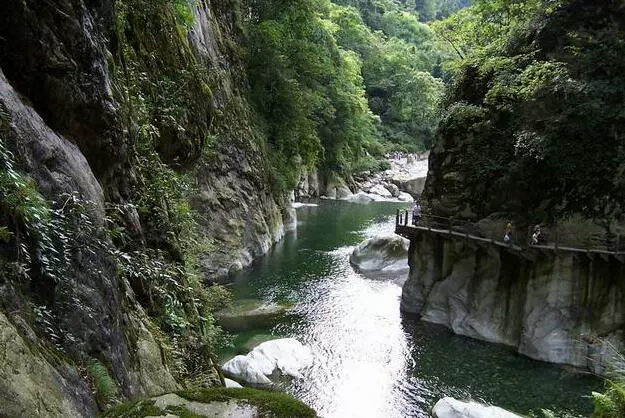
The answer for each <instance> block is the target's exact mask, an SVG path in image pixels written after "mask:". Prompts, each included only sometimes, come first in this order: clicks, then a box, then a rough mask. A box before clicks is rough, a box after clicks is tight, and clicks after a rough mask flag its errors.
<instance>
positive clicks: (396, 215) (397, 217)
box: [395, 209, 399, 225]
mask: <svg viewBox="0 0 625 418" xmlns="http://www.w3.org/2000/svg"><path fill="white" fill-rule="evenodd" d="M395 225H399V209H397V213H396V214H395Z"/></svg>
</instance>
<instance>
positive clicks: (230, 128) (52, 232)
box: [0, 0, 292, 417]
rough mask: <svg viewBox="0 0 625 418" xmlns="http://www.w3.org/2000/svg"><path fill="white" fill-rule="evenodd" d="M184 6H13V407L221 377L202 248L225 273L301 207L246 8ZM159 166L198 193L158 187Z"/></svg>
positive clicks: (8, 258) (8, 16)
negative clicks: (244, 35) (267, 133)
mask: <svg viewBox="0 0 625 418" xmlns="http://www.w3.org/2000/svg"><path fill="white" fill-rule="evenodd" d="M178 3H181V4H183V2H178ZM189 4H190V6H189V9H188V11H189V13H190V15H192V18H191V19H188V17H189V16H183V18H181V17H180V16H178V15H177V14H176V9H175V8H174V7H173V3H172V2H169V1H164V0H163V1H143V0H128V1H116V2H113V1H110V0H62V1H58V2H42V1H39V0H25V1H21V0H9V1H7V2H5V4H3V13H2V15H1V16H0V141H1V142H0V145H1V147H0V164H2V168H1V169H2V171H1V172H0V351H2V354H3V355H2V358H3V359H5V360H6V361H4V362H1V364H0V405H2V409H3V410H2V414H7V415H8V416H46V417H48V416H59V417H61V416H93V415H96V414H97V412H98V410H102V409H104V408H106V407H107V406H109V405H111V404H112V403H114V402H115V401H116V400H121V399H124V398H135V397H138V396H143V395H150V394H156V393H162V392H165V391H169V390H174V389H176V388H180V387H181V386H189V385H191V384H198V385H215V384H220V380H221V379H220V376H219V375H218V373H217V371H216V370H215V368H214V366H213V363H212V360H211V356H210V347H211V344H212V343H213V342H214V341H212V338H213V336H214V332H215V331H214V326H213V322H212V318H211V314H210V308H211V306H212V305H211V299H210V298H211V296H210V294H207V293H206V291H205V289H204V290H203V289H202V286H201V279H202V277H200V276H199V275H197V274H196V272H195V266H194V265H193V264H194V262H195V257H197V258H200V259H201V261H202V265H201V267H202V268H203V270H204V273H205V276H206V277H207V278H209V279H210V278H214V277H216V276H219V275H221V276H223V275H224V274H225V273H227V272H228V270H229V269H231V268H232V266H233V265H234V268H235V269H236V268H238V267H239V266H240V265H242V264H244V263H248V262H249V261H250V260H251V257H253V256H257V255H260V254H262V253H264V252H265V251H267V249H268V248H269V246H270V245H271V244H272V243H273V242H275V241H276V240H277V239H279V238H280V237H281V235H282V233H283V230H284V223H283V219H284V218H287V219H290V220H292V218H291V215H292V214H291V213H290V212H289V211H287V210H285V209H283V208H284V207H285V204H284V200H283V199H282V198H281V197H275V196H274V195H273V194H272V191H271V188H270V187H269V185H268V183H269V182H268V174H267V171H268V169H267V160H266V158H265V156H266V151H265V146H264V138H263V137H262V136H261V135H259V134H257V133H256V132H257V130H256V129H255V122H254V120H255V116H254V114H253V111H252V110H251V108H250V106H249V105H248V104H247V102H246V100H245V92H246V88H247V81H246V77H245V73H244V71H243V64H242V58H241V51H240V49H239V47H238V46H237V43H236V42H237V36H238V35H239V30H240V29H238V28H237V16H236V10H237V5H236V3H235V2H230V1H219V2H212V3H211V4H210V5H209V3H208V2H207V1H201V2H197V3H196V2H194V3H192V4H191V3H189ZM163 179H167V181H169V182H170V183H168V184H167V185H166V186H167V187H168V188H169V189H166V190H167V191H168V192H175V191H176V190H175V189H176V186H177V185H184V186H185V187H187V188H188V190H189V191H190V192H189V193H183V192H185V191H186V189H185V190H182V191H180V193H179V194H178V195H177V197H176V199H169V198H168V197H167V196H164V195H160V194H159V193H160V191H161V190H162V189H161V188H159V187H161V186H162V185H161V183H160V182H161V181H163ZM178 179H182V181H179V182H178ZM172 184H173V186H172ZM172 202H173V203H175V204H176V206H180V208H177V207H176V208H172V207H171V204H172ZM189 208H191V209H189ZM190 212H193V220H194V222H197V225H195V223H194V225H195V226H193V227H192V228H191V227H186V229H185V228H182V227H181V226H180V223H179V222H178V221H177V219H176V218H175V216H178V214H180V213H183V214H186V215H188V213H190ZM185 219H187V218H185ZM190 230H192V231H193V233H194V234H196V235H197V236H195V235H194V240H195V241H194V240H188V239H185V238H187V237H184V236H182V235H183V234H185V233H186V232H188V231H190ZM196 241H198V242H199V241H201V242H202V243H203V244H204V245H203V246H201V247H200V246H197V248H194V245H193V244H194V243H195V242H196ZM190 253H192V255H193V257H191V256H189V254H190ZM197 253H199V254H197ZM241 260H243V261H241ZM94 362H96V364H97V365H99V366H101V368H100V369H98V370H104V374H105V375H108V376H102V373H99V374H98V375H95V374H93V373H92V372H90V370H91V368H90V365H92V364H94ZM96 369H97V368H96ZM100 378H102V379H105V380H106V379H112V382H113V385H112V387H111V388H110V389H111V392H110V393H101V392H100V391H99V389H98V387H97V384H98V379H100ZM100 383H101V382H100ZM115 386H116V387H117V388H115ZM94 388H95V389H97V390H95V392H96V393H95V394H94ZM113 389H114V390H113Z"/></svg>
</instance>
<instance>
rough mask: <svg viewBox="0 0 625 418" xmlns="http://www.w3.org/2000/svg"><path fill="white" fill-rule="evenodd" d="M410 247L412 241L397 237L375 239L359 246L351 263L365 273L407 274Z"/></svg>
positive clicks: (350, 259) (352, 255)
mask: <svg viewBox="0 0 625 418" xmlns="http://www.w3.org/2000/svg"><path fill="white" fill-rule="evenodd" d="M409 245H410V241H408V240H407V239H404V238H402V237H399V236H397V235H389V236H379V237H374V238H371V239H368V240H365V241H363V242H362V243H361V244H360V245H358V246H357V247H356V248H355V249H354V251H353V252H352V254H351V256H350V257H349V262H350V263H351V264H352V265H353V266H354V267H355V268H356V269H357V270H359V271H362V272H363V273H367V272H380V273H406V272H408V271H409V269H410V268H409V266H408V247H409Z"/></svg>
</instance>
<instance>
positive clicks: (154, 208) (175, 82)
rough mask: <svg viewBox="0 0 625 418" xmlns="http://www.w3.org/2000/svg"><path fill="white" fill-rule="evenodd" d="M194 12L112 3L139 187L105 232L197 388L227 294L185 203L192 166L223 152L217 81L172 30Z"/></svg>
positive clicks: (180, 369) (174, 362) (119, 84)
mask: <svg viewBox="0 0 625 418" xmlns="http://www.w3.org/2000/svg"><path fill="white" fill-rule="evenodd" d="M190 7H191V5H190V4H189V3H188V2H187V1H186V0H173V1H171V0H159V1H156V2H147V1H144V0H122V1H119V2H117V3H116V11H117V19H118V37H119V51H118V56H117V66H116V67H115V93H116V97H117V99H118V101H119V103H120V104H121V109H120V113H121V115H122V122H123V123H124V125H125V128H126V130H127V131H128V133H129V139H130V145H131V147H130V154H131V160H132V162H133V169H134V177H135V182H134V183H133V190H132V203H126V204H119V205H109V207H108V208H107V215H108V222H107V226H108V229H109V231H110V236H111V238H112V239H113V241H114V243H115V244H116V246H117V249H115V250H114V251H113V258H114V259H115V260H116V261H117V264H118V268H119V274H120V276H121V277H123V278H124V279H127V280H128V282H129V283H130V284H131V286H132V288H133V290H134V292H135V294H136V295H137V299H138V300H139V302H140V303H141V304H142V305H143V306H144V307H145V309H146V311H147V312H148V314H149V315H150V316H151V318H152V320H153V322H154V324H155V325H156V326H158V328H159V329H160V330H162V331H163V332H164V334H163V335H161V337H162V338H161V340H162V341H161V342H162V344H163V346H164V348H165V352H166V354H167V359H168V360H169V362H170V366H171V368H172V372H173V374H174V376H175V377H177V379H178V381H180V382H183V383H186V384H198V385H200V386H201V385H205V384H211V383H214V382H209V379H211V377H213V373H212V371H213V370H212V366H211V362H210V358H211V352H212V351H213V350H214V349H215V347H216V346H217V345H219V344H220V343H221V341H222V339H223V334H222V331H221V329H220V328H219V327H217V326H216V325H215V323H214V320H213V317H212V312H213V311H214V310H216V309H219V308H221V307H223V306H224V305H225V304H227V303H228V302H229V298H230V295H229V293H228V292H227V291H226V290H225V289H224V288H223V287H220V286H217V285H215V286H211V287H206V286H205V285H204V283H203V278H202V275H201V274H200V271H199V267H198V263H199V258H200V257H201V255H202V254H205V253H207V252H210V251H211V250H212V249H213V243H212V240H211V238H210V237H208V236H206V234H205V233H203V231H202V230H201V228H200V221H201V218H200V215H199V214H198V213H197V212H195V211H194V210H193V209H192V208H191V205H190V203H189V202H190V200H191V199H192V197H193V196H195V195H196V194H197V193H198V192H197V187H196V180H195V178H196V173H195V172H193V171H192V170H190V168H191V167H198V169H201V168H202V167H203V164H204V163H209V162H210V161H211V160H212V159H213V158H214V155H215V152H216V149H217V146H218V138H217V136H216V135H215V134H214V133H213V132H211V129H210V125H211V114H212V111H213V108H212V92H211V89H210V87H209V85H210V84H211V83H212V78H211V77H212V76H211V74H210V72H209V71H208V69H207V68H206V67H205V65H204V64H203V63H200V62H197V61H196V59H195V57H194V56H193V54H192V53H191V51H190V49H189V45H188V43H187V39H186V30H183V29H182V28H180V27H179V25H176V24H175V23H173V24H172V22H174V21H177V22H179V23H182V24H183V25H187V26H188V25H190V24H191V23H192V18H193V15H192V12H191V9H190ZM176 19H177V20H176ZM153 51H155V52H153ZM198 161H199V162H200V164H198ZM135 209H136V212H137V213H138V214H139V218H140V220H141V225H142V229H143V236H142V237H141V238H142V239H145V243H137V237H136V236H133V235H132V233H131V232H130V231H127V230H126V227H125V225H126V214H127V213H129V212H130V213H131V212H133V211H134V210H135ZM138 244H139V245H138ZM142 244H144V245H142ZM153 333H155V334H159V331H158V330H153Z"/></svg>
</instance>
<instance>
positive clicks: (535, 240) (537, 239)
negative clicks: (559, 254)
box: [532, 225, 540, 245]
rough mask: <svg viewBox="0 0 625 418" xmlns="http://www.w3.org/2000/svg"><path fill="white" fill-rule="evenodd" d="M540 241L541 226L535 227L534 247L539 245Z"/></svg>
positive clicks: (533, 235)
mask: <svg viewBox="0 0 625 418" xmlns="http://www.w3.org/2000/svg"><path fill="white" fill-rule="evenodd" d="M539 240H540V225H536V226H535V227H534V233H533V234H532V245H538V241H539Z"/></svg>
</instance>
